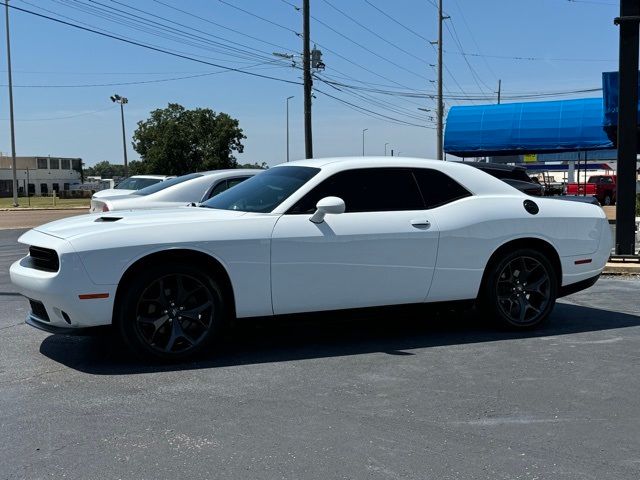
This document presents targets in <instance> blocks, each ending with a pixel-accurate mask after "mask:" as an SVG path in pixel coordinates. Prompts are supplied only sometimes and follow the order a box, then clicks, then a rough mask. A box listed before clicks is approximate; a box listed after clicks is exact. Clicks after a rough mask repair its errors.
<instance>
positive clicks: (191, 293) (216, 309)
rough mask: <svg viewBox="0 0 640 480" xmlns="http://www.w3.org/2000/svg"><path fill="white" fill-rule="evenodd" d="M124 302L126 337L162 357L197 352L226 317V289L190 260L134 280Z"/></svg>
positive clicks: (137, 347) (122, 328) (133, 344)
mask: <svg viewBox="0 0 640 480" xmlns="http://www.w3.org/2000/svg"><path fill="white" fill-rule="evenodd" d="M123 303H124V305H123V307H124V308H123V315H122V318H121V319H120V322H119V324H120V331H121V334H122V336H123V337H124V340H125V342H126V343H127V344H128V345H129V346H130V347H131V348H132V349H133V350H134V351H135V352H136V353H138V354H142V355H144V356H152V357H154V358H156V359H161V360H184V359H186V358H189V357H191V356H193V355H195V354H196V353H197V352H199V351H201V350H202V349H203V348H204V347H205V346H206V345H207V344H208V343H210V341H211V340H212V338H213V336H214V333H215V331H216V330H217V328H218V326H219V325H220V324H221V323H222V322H223V320H224V302H223V298H222V295H221V290H220V288H219V287H218V285H217V284H216V282H215V281H213V280H212V279H211V278H209V277H208V276H207V275H205V274H203V273H202V272H201V271H200V270H198V269H196V268H195V267H192V266H190V265H181V264H167V265H164V266H161V267H156V268H152V269H150V271H148V272H145V273H144V274H143V275H140V276H138V277H136V278H135V279H134V280H133V281H132V285H131V286H130V288H129V289H128V291H127V293H126V296H125V300H124V302H123Z"/></svg>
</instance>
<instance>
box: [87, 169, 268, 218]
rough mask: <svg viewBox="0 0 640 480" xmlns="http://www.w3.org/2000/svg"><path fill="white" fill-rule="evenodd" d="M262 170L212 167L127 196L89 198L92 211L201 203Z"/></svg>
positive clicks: (169, 206) (170, 206)
mask: <svg viewBox="0 0 640 480" xmlns="http://www.w3.org/2000/svg"><path fill="white" fill-rule="evenodd" d="M260 172H262V170H258V169H253V170H248V169H247V170H241V169H235V170H212V171H210V172H202V173H190V174H188V175H182V176H180V177H176V178H172V179H170V180H167V181H165V182H160V183H156V184H154V185H151V186H150V187H146V188H143V189H142V190H138V191H136V192H133V193H130V194H129V195H118V196H113V197H107V198H92V199H91V208H90V211H91V212H112V211H114V210H134V209H150V208H172V207H180V206H184V205H187V204H188V203H200V202H204V201H205V200H208V199H210V198H211V197H214V196H215V195H217V194H219V193H221V192H224V191H225V190H227V189H228V188H231V187H233V186H235V185H237V184H239V183H242V182H243V181H244V180H246V179H247V178H250V177H252V176H254V175H256V174H257V173H260Z"/></svg>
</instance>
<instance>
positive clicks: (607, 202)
mask: <svg viewBox="0 0 640 480" xmlns="http://www.w3.org/2000/svg"><path fill="white" fill-rule="evenodd" d="M613 203H614V202H613V199H612V198H611V195H605V197H604V203H603V205H613Z"/></svg>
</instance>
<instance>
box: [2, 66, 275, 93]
mask: <svg viewBox="0 0 640 480" xmlns="http://www.w3.org/2000/svg"><path fill="white" fill-rule="evenodd" d="M265 63H269V62H263V63H258V64H256V65H255V66H258V65H264V64H265ZM245 68H251V66H248V67H245ZM267 68H286V67H284V66H282V65H279V66H277V67H267ZM228 72H229V70H227V69H224V70H218V71H217V72H207V73H199V74H195V75H185V76H181V77H171V78H157V79H154V80H137V81H128V82H109V83H85V84H53V85H42V84H32V85H14V86H13V87H14V88H89V87H115V86H125V85H146V84H151V83H165V82H174V81H178V80H186V79H191V78H201V77H209V76H211V75H218V74H220V73H228ZM0 86H2V87H5V86H6V85H0Z"/></svg>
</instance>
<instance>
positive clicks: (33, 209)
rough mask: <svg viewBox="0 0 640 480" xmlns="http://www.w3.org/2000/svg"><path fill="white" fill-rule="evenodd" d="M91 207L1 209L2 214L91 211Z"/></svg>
mask: <svg viewBox="0 0 640 480" xmlns="http://www.w3.org/2000/svg"><path fill="white" fill-rule="evenodd" d="M89 208H90V207H89V206H86V207H17V208H15V207H9V208H0V212H40V211H47V210H89Z"/></svg>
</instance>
